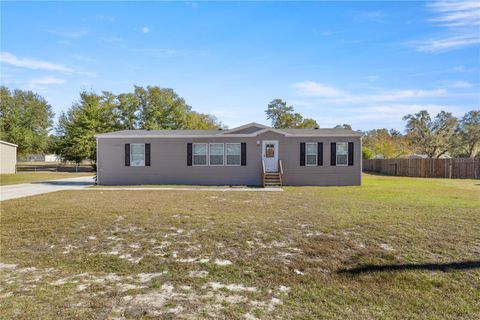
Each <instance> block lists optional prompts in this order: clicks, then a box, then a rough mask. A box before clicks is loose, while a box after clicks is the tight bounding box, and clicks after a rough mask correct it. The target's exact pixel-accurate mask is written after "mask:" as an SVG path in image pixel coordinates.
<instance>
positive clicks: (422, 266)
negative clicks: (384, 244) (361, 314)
mask: <svg viewBox="0 0 480 320" xmlns="http://www.w3.org/2000/svg"><path fill="white" fill-rule="evenodd" d="M471 269H480V260H473V261H461V262H450V263H406V264H386V265H374V264H368V265H364V266H360V267H355V268H350V269H341V270H339V271H338V272H337V273H340V274H351V275H357V274H364V273H372V272H388V271H403V270H430V271H443V272H447V271H455V270H471Z"/></svg>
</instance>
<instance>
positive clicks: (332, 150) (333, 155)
mask: <svg viewBox="0 0 480 320" xmlns="http://www.w3.org/2000/svg"><path fill="white" fill-rule="evenodd" d="M330 165H331V166H335V165H337V144H336V143H335V142H332V143H331V144H330Z"/></svg>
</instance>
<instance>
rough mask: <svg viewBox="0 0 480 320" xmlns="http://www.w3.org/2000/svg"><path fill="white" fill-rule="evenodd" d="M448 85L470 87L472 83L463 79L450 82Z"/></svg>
mask: <svg viewBox="0 0 480 320" xmlns="http://www.w3.org/2000/svg"><path fill="white" fill-rule="evenodd" d="M450 87H452V88H471V87H473V84H471V83H470V82H468V81H465V80H457V81H454V82H452V83H451V84H450Z"/></svg>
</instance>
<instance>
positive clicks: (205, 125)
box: [185, 111, 221, 130]
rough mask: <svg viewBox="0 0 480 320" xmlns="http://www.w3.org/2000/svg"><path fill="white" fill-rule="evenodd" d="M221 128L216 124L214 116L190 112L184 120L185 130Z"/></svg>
mask: <svg viewBox="0 0 480 320" xmlns="http://www.w3.org/2000/svg"><path fill="white" fill-rule="evenodd" d="M220 127H221V123H220V122H218V120H217V118H215V116H212V115H210V114H204V113H198V112H196V111H190V112H188V113H187V117H186V120H185V129H192V130H206V129H218V128H220Z"/></svg>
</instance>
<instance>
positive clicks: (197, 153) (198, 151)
mask: <svg viewBox="0 0 480 320" xmlns="http://www.w3.org/2000/svg"><path fill="white" fill-rule="evenodd" d="M207 154H208V144H206V143H194V144H193V165H194V166H206V165H207Z"/></svg>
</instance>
